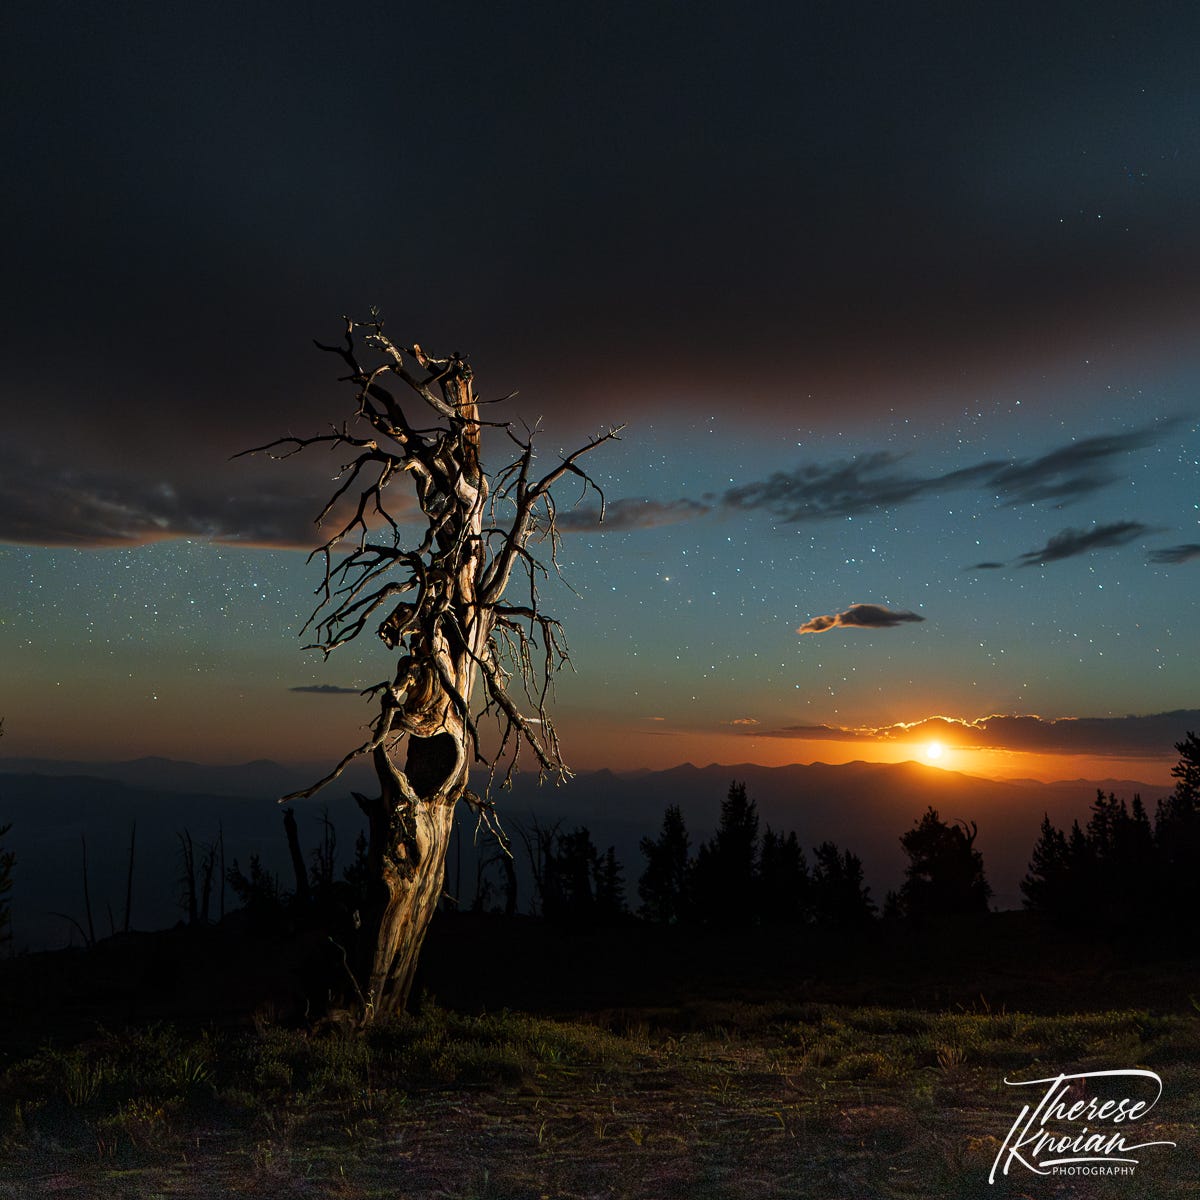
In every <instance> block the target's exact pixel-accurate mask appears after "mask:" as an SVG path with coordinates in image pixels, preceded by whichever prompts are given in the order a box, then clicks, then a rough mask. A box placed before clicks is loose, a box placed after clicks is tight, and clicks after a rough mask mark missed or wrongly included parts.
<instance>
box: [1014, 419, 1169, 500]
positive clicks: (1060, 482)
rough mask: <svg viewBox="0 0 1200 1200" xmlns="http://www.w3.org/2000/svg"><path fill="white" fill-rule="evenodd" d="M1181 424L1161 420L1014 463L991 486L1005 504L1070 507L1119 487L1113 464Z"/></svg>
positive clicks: (1092, 438)
mask: <svg viewBox="0 0 1200 1200" xmlns="http://www.w3.org/2000/svg"><path fill="white" fill-rule="evenodd" d="M1178 424H1179V422H1178V421H1177V420H1171V421H1159V422H1156V423H1155V424H1154V425H1149V426H1144V427H1143V428H1141V429H1131V430H1129V431H1128V432H1127V433H1120V434H1106V435H1103V436H1100V437H1091V438H1084V439H1082V440H1081V441H1078V442H1070V443H1068V444H1067V445H1065V446H1060V447H1059V448H1058V449H1056V450H1051V451H1050V452H1049V453H1047V454H1043V455H1041V456H1040V457H1038V458H1034V459H1030V460H1028V461H1026V462H1021V461H1020V460H1014V461H1013V462H1011V463H1009V464H1008V465H1007V466H1005V467H1002V468H1000V469H999V470H997V471H996V472H995V473H994V474H993V476H992V478H991V480H990V483H991V486H992V487H994V488H995V489H996V494H997V498H998V499H1000V500H1002V501H1003V502H1004V503H1005V504H1010V505H1011V504H1037V503H1041V502H1043V501H1046V500H1059V501H1061V502H1063V503H1064V504H1068V503H1070V502H1071V501H1072V500H1078V499H1079V498H1080V497H1082V496H1086V495H1089V494H1090V493H1092V492H1097V491H1100V490H1101V489H1102V488H1105V487H1108V485H1109V484H1111V483H1115V482H1116V481H1117V480H1118V479H1120V478H1121V475H1120V473H1119V472H1117V471H1115V470H1114V469H1113V467H1112V465H1111V463H1112V460H1113V459H1115V458H1116V457H1117V456H1118V455H1121V454H1128V453H1130V452H1131V451H1134V450H1141V449H1144V448H1145V447H1147V446H1151V445H1153V444H1154V443H1155V442H1157V441H1159V440H1160V439H1161V438H1163V437H1164V436H1165V435H1166V434H1168V433H1169V432H1170V431H1171V430H1172V429H1174V428H1175V427H1176V426H1177V425H1178Z"/></svg>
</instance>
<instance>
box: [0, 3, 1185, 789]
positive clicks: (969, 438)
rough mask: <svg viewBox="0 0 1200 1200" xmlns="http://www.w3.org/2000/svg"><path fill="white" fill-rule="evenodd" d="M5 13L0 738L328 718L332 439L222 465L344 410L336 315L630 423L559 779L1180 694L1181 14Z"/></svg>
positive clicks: (600, 535)
mask: <svg viewBox="0 0 1200 1200" xmlns="http://www.w3.org/2000/svg"><path fill="white" fill-rule="evenodd" d="M9 24H10V26H11V27H12V28H11V34H12V36H7V37H6V38H5V39H4V41H5V48H4V50H3V51H0V53H2V54H3V55H4V58H5V61H4V67H5V70H6V77H7V78H9V79H10V80H12V81H14V82H15V85H16V89H17V92H16V94H17V96H18V98H19V102H20V106H21V116H22V120H21V121H19V122H12V123H9V128H8V129H6V131H5V133H4V138H5V140H6V143H8V144H6V146H5V152H6V160H7V161H9V162H10V163H14V164H18V166H19V169H17V170H15V171H14V172H13V183H12V184H11V185H10V186H9V187H8V188H7V189H6V192H5V194H4V196H3V197H0V212H2V213H3V219H4V221H5V225H6V227H7V228H8V230H9V231H10V241H11V250H10V255H9V257H10V259H11V261H10V271H11V273H12V279H13V284H12V286H10V287H9V288H8V289H6V294H5V296H4V297H3V299H2V300H0V303H2V304H3V306H4V308H5V313H4V319H5V328H6V330H7V331H8V335H9V336H8V337H7V338H6V339H5V348H4V350H3V354H2V357H0V396H3V404H4V410H5V414H6V415H5V425H6V429H5V438H4V441H3V444H2V445H0V541H2V542H3V543H4V544H3V545H0V595H2V596H3V597H4V600H3V609H2V610H0V659H2V661H3V662H4V664H5V666H4V671H3V679H2V680H0V706H2V707H0V712H2V713H3V714H4V715H5V718H6V733H7V736H6V739H5V744H4V748H5V751H6V753H8V754H14V755H35V754H36V755H54V756H59V757H105V758H121V757H131V756H135V755H140V754H151V753H155V754H167V755H171V756H175V757H183V758H189V759H196V760H207V761H228V760H233V759H241V758H251V757H273V758H280V759H296V758H304V759H313V760H320V759H323V758H327V757H329V756H333V755H338V754H340V752H341V751H342V750H344V749H346V748H347V747H348V745H349V744H352V742H353V740H354V739H355V738H356V736H357V731H358V726H359V725H360V724H361V723H362V722H363V721H365V720H366V719H367V718H368V717H369V708H368V707H367V706H366V704H365V703H362V704H360V702H358V701H357V700H355V699H354V698H353V697H352V696H347V695H343V694H341V693H340V692H339V693H337V694H321V693H313V692H297V691H294V690H292V689H295V688H298V687H316V686H322V685H324V686H327V687H334V688H339V689H349V688H356V687H362V686H366V685H369V684H371V683H374V682H376V681H377V680H379V679H381V678H383V677H384V676H385V675H386V674H388V673H389V664H388V661H387V658H386V656H385V655H384V654H383V653H382V651H381V650H380V651H377V650H376V649H375V646H374V645H364V646H363V647H362V648H361V650H360V649H357V648H351V649H348V650H343V651H339V653H338V654H337V655H335V656H334V658H333V659H332V660H331V661H330V662H329V663H327V664H322V663H321V661H320V658H319V656H312V655H306V654H304V653H303V652H302V651H301V649H300V642H299V641H298V639H297V638H296V636H295V634H296V631H297V630H298V628H299V626H300V625H301V624H302V623H303V620H304V618H305V616H307V611H308V603H309V596H310V593H311V591H312V589H313V588H314V587H315V586H316V583H317V578H316V574H315V568H312V567H306V566H305V564H304V555H303V553H302V552H300V551H299V550H298V549H297V547H300V546H307V545H311V544H312V539H311V534H310V533H309V531H308V528H307V522H308V521H309V520H310V519H311V517H312V516H313V515H315V513H316V512H317V511H318V510H319V508H320V506H321V503H322V501H323V498H324V495H325V493H327V491H328V490H329V480H330V475H331V473H332V472H331V470H330V469H329V464H328V462H326V461H324V460H316V461H312V462H308V463H301V462H296V461H292V462H289V463H287V464H276V463H272V462H269V461H267V460H264V459H258V458H252V459H241V460H238V461H237V462H230V461H229V458H230V455H232V454H233V453H235V452H236V451H238V450H240V449H243V448H245V447H246V446H249V445H253V444H257V443H260V442H262V441H265V440H267V439H269V438H271V437H273V436H276V435H279V434H283V433H291V432H294V433H306V432H315V431H317V430H319V429H320V428H321V427H322V426H323V425H327V424H328V422H330V421H335V420H341V419H343V418H344V417H346V416H348V415H349V412H350V403H351V399H352V398H351V396H350V394H349V393H348V392H339V389H338V386H337V384H336V383H335V382H334V379H333V376H334V375H335V374H336V371H334V370H333V369H332V367H331V364H330V362H329V361H328V360H326V359H324V358H323V357H322V356H321V355H320V354H318V353H317V352H316V351H315V350H313V349H312V347H311V343H310V341H309V339H310V338H311V337H313V336H317V337H321V338H325V339H330V340H332V339H333V338H334V337H336V335H337V332H338V324H339V316H340V314H341V313H343V312H353V313H356V314H360V315H361V314H365V312H366V310H367V308H368V307H369V306H370V305H378V306H379V307H380V308H381V309H382V311H383V313H384V316H385V317H386V319H387V321H388V328H389V330H391V331H392V332H393V334H394V335H395V336H397V337H398V338H400V339H401V340H419V341H421V342H422V343H423V344H425V345H427V346H429V347H430V348H432V349H433V350H435V351H437V352H443V351H447V350H452V349H457V350H461V351H462V352H464V353H465V354H467V355H468V356H469V357H470V358H471V360H472V362H473V364H474V366H475V369H476V374H477V378H478V381H479V385H480V390H481V392H482V394H483V395H484V396H485V397H487V396H496V395H502V394H505V393H507V392H510V391H512V390H513V389H514V388H519V389H520V394H519V396H518V397H517V398H516V400H515V401H514V402H513V404H512V409H513V411H514V413H515V414H517V415H519V416H521V417H523V418H525V419H530V420H531V419H534V418H536V417H539V416H540V417H542V418H543V425H544V429H545V433H544V435H543V440H542V445H543V448H544V451H545V454H546V455H547V456H550V455H552V454H553V452H554V451H555V450H556V449H557V448H559V447H560V446H562V447H572V446H573V445H574V444H575V443H577V442H578V441H579V440H580V439H581V438H582V437H584V436H586V435H587V434H588V433H590V432H592V431H594V430H595V429H597V428H600V427H603V426H605V425H607V424H608V423H610V422H611V423H617V422H626V423H627V428H626V431H625V433H624V434H623V438H622V441H621V442H620V443H618V444H616V445H610V446H608V447H605V448H604V449H602V450H601V451H599V452H597V455H596V457H595V459H594V461H593V464H592V465H593V468H594V470H595V472H596V474H597V478H598V480H599V481H600V482H602V484H603V486H604V487H605V491H606V493H607V495H608V499H609V502H610V504H612V505H613V508H612V509H611V510H610V528H609V530H608V531H607V532H597V531H595V530H589V529H588V528H587V525H588V522H587V520H586V512H585V513H584V514H577V515H576V516H575V517H574V518H573V521H574V523H575V524H576V525H578V526H579V527H580V528H578V529H576V530H574V531H572V532H571V533H569V535H568V536H567V539H566V542H565V548H564V553H563V556H562V565H563V569H564V573H565V574H566V575H567V577H568V578H569V580H570V582H571V584H572V585H573V586H574V588H575V589H576V591H577V592H578V593H579V594H578V596H576V595H574V594H572V593H571V592H569V591H567V590H566V589H563V588H559V587H557V586H551V587H549V588H547V590H546V596H545V598H546V600H547V602H548V605H549V606H550V607H552V608H553V609H554V611H556V612H557V613H558V614H559V615H560V616H561V617H562V618H563V620H564V622H565V623H566V625H567V628H568V633H569V636H570V640H571V643H572V647H573V650H574V658H575V662H576V667H577V672H578V673H577V674H576V675H574V676H566V677H564V678H563V679H562V681H561V684H560V689H559V699H560V708H561V711H562V713H563V718H562V727H563V734H564V738H565V749H566V751H567V753H568V757H569V758H570V759H571V760H572V761H573V762H574V763H576V764H578V765H579V766H581V767H588V766H601V765H610V766H616V767H636V766H642V765H653V766H659V765H666V764H670V763H673V762H678V761H682V760H683V759H687V758H690V759H693V760H700V761H705V762H707V761H712V760H717V761H724V762H737V761H747V760H753V761H760V762H785V761H808V760H811V759H813V758H823V759H825V760H826V761H831V760H832V761H837V760H840V759H846V758H862V757H874V758H895V757H913V756H927V755H928V754H929V753H930V751H929V747H930V744H931V743H932V742H933V741H935V740H936V741H938V742H939V743H941V744H942V746H943V754H942V757H941V758H940V759H939V760H938V761H940V762H942V763H943V764H944V765H951V766H956V767H959V768H961V769H964V770H972V771H977V772H979V773H984V774H987V773H1000V774H1027V775H1035V776H1040V777H1043V778H1054V777H1061V776H1063V775H1071V774H1079V773H1084V772H1085V771H1086V772H1087V773H1092V772H1093V771H1099V772H1101V773H1103V774H1118V773H1125V774H1131V773H1135V774H1139V775H1140V777H1142V778H1147V779H1151V778H1155V779H1160V778H1163V777H1164V776H1165V770H1166V765H1167V764H1168V763H1169V762H1170V761H1171V759H1172V758H1173V756H1174V755H1173V751H1172V742H1173V741H1174V740H1177V739H1178V738H1180V737H1182V736H1183V733H1184V732H1185V729H1186V728H1188V727H1191V726H1189V725H1188V722H1189V721H1192V723H1193V725H1195V724H1200V717H1197V715H1196V711H1195V710H1197V709H1200V697H1198V696H1197V694H1196V685H1195V663H1196V661H1197V659H1198V657H1200V656H1198V650H1200V634H1198V633H1197V628H1196V619H1195V601H1194V597H1195V594H1196V578H1197V576H1196V572H1197V571H1200V551H1198V550H1196V547H1197V546H1200V509H1198V502H1200V487H1198V486H1197V479H1198V473H1197V464H1198V462H1200V433H1198V429H1197V416H1198V415H1200V406H1198V405H1197V400H1196V397H1197V385H1198V383H1200V339H1198V338H1197V333H1198V332H1200V330H1198V329H1197V326H1198V325H1200V318H1198V317H1197V313H1198V312H1200V309H1198V307H1197V303H1196V302H1197V300H1198V299H1200V295H1198V293H1200V270H1198V268H1200V220H1198V218H1200V211H1198V209H1200V154H1198V151H1200V108H1198V107H1197V103H1196V97H1195V70H1194V63H1193V54H1192V50H1193V49H1194V47H1195V45H1196V44H1197V39H1198V37H1200V15H1198V14H1197V13H1195V12H1193V11H1191V10H1189V9H1186V8H1179V7H1175V6H1165V5H1164V6H1155V5H1150V6H1148V7H1139V8H1138V9H1137V10H1136V12H1135V11H1133V10H1131V9H1128V6H1122V5H1115V4H1113V5H1103V4H1101V5H1096V4H1090V5H1078V6H1075V5H1058V6H1054V11H1053V12H1052V13H1049V14H1047V13H1045V12H1043V11H1042V8H1041V6H1028V7H1024V6H1020V5H995V6H969V7H968V6H958V5H951V6H938V5H929V6H915V7H907V8H904V9H900V8H897V9H896V10H894V11H886V12H885V11H883V10H882V9H880V8H879V6H863V7H855V6H837V7H836V9H835V8H834V7H832V6H797V7H796V9H795V11H793V12H791V13H789V14H787V15H778V14H772V13H770V12H769V9H768V8H767V6H762V7H758V6H745V5H739V6H732V5H722V4H706V5H683V4H655V5H645V4H639V5H633V6H628V7H627V8H626V7H622V6H620V5H616V6H613V5H606V6H604V8H603V9H601V8H599V7H596V8H591V7H589V6H580V7H575V8H572V9H571V10H569V11H568V10H566V9H564V8H562V6H559V5H548V4H540V5H539V4H531V5H518V6H514V7H511V8H505V9H502V10H501V9H497V8H496V7H495V6H488V5H472V4H467V5H461V6H455V8H454V9H453V13H452V15H450V14H448V13H442V14H441V15H439V16H436V17H433V16H430V15H429V14H428V13H425V14H418V13H417V12H416V11H415V10H407V9H403V8H398V9H393V10H389V12H388V13H384V14H379V13H375V14H372V15H364V16H355V17H345V18H342V17H339V18H338V19H337V20H336V21H333V20H330V18H328V17H327V16H326V15H325V10H323V9H320V8H318V7H316V6H311V7H310V6H305V5H289V6H288V7H287V8H286V9H280V10H279V11H278V12H274V13H273V12H271V11H270V7H269V6H264V7H261V8H260V7H257V6H256V7H255V8H254V9H253V10H252V11H251V10H244V9H236V10H235V9H233V8H232V7H230V8H228V9H223V8H222V6H220V5H217V6H213V7H211V8H206V9H205V11H204V12H203V13H200V12H196V13H192V14H188V15H181V13H180V12H178V11H172V10H168V9H166V8H164V7H155V6H136V5H135V6H129V7H124V8H122V9H121V10H120V11H119V12H113V11H109V10H103V9H100V8H94V9H83V8H81V7H78V6H68V7H63V8H61V9H56V8H55V7H54V6H48V7H46V8H45V9H42V10H39V11H38V12H36V13H34V12H26V13H24V14H22V15H20V16H18V17H17V18H10V22H9ZM448 63H451V64H453V66H452V68H448V67H447V64H448ZM981 563H990V564H997V565H993V566H989V567H983V568H981V567H979V566H978V564H981ZM856 604H860V605H872V606H876V609H877V610H878V611H876V613H875V617H874V618H873V622H874V624H876V625H880V624H882V625H883V626H885V627H875V628H862V627H845V626H844V625H835V626H834V627H832V628H829V629H827V630H826V631H824V632H820V633H812V634H803V635H801V634H799V633H798V632H797V630H798V629H799V628H800V627H801V626H803V625H804V624H805V623H807V622H810V621H812V620H813V619H814V618H817V617H822V616H827V617H835V616H836V615H837V614H840V613H841V614H844V613H847V612H851V613H853V612H855V611H858V612H859V614H860V617H861V614H862V613H863V612H867V611H868V610H853V609H852V607H851V606H853V605H856ZM881 614H882V615H881ZM912 617H919V618H921V619H920V620H915V619H911V618H912ZM851 619H852V618H851ZM1164 713H1170V714H1174V715H1173V716H1171V717H1170V718H1165V719H1162V720H1159V721H1147V720H1139V721H1130V720H1127V719H1126V718H1128V717H1130V716H1136V717H1139V718H1148V717H1151V716H1153V715H1154V714H1164ZM1035 714H1036V715H1037V716H1038V717H1040V718H1041V720H1040V721H1038V722H1032V723H1031V722H1025V723H1016V722H1011V721H1009V722H992V723H991V724H990V726H982V725H979V724H977V722H978V721H979V720H980V719H981V718H987V717H991V716H997V715H998V716H1001V717H1014V716H1017V717H1020V716H1030V715H1035ZM935 716H944V717H948V718H953V719H954V720H955V721H958V722H968V723H971V724H965V725H947V724H945V723H942V724H937V725H924V724H921V723H922V722H925V721H926V720H927V719H929V718H931V717H935ZM1062 718H1091V719H1097V720H1094V721H1092V722H1080V721H1075V722H1071V723H1064V722H1063V721H1062V720H1061V719H1062ZM1052 721H1055V722H1058V723H1057V724H1054V725H1051V724H1050V722H1052ZM1097 722H1099V723H1097ZM901 724H904V725H910V724H915V725H916V726H917V728H916V729H915V730H907V729H899V728H897V726H899V725H901ZM1032 751H1036V753H1033V752H1032ZM1102 755H1103V756H1104V757H1103V758H1101V756H1102Z"/></svg>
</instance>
